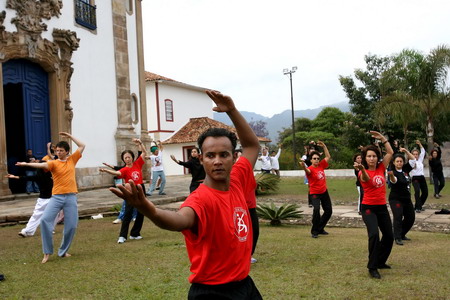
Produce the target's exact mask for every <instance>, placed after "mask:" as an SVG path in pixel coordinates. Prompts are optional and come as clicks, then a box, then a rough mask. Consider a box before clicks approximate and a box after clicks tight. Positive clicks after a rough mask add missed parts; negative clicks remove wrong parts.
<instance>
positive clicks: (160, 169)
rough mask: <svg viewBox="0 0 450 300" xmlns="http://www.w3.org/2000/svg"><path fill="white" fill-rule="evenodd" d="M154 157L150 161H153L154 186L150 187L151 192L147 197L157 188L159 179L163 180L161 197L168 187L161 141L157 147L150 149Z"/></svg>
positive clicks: (151, 156)
mask: <svg viewBox="0 0 450 300" xmlns="http://www.w3.org/2000/svg"><path fill="white" fill-rule="evenodd" d="M150 151H151V152H152V155H150V160H151V161H152V185H151V186H150V191H149V192H148V193H147V196H151V195H152V193H153V191H154V190H155V188H156V182H157V181H158V178H161V185H160V186H159V193H158V194H159V195H165V194H166V193H165V192H164V187H165V185H166V175H165V174H164V166H163V146H162V144H161V141H158V142H157V146H152V147H151V148H150Z"/></svg>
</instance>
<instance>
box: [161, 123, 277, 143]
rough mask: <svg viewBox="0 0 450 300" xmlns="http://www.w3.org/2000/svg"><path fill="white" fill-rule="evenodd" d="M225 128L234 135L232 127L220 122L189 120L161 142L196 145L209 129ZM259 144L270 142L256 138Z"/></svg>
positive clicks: (234, 130)
mask: <svg viewBox="0 0 450 300" xmlns="http://www.w3.org/2000/svg"><path fill="white" fill-rule="evenodd" d="M213 127H217V128H225V129H227V130H230V131H232V132H234V133H236V129H235V128H234V127H231V126H228V125H226V124H224V123H222V122H219V121H216V120H213V119H210V118H208V117H202V118H190V119H189V122H188V123H187V124H186V125H184V126H183V127H182V128H181V129H180V130H178V131H177V132H176V133H175V134H173V135H172V136H171V137H170V138H169V139H167V140H165V141H163V142H162V143H163V144H181V143H196V142H197V139H198V138H199V136H200V135H201V134H202V133H203V132H205V131H206V130H207V129H209V128H213ZM258 139H259V141H260V142H270V141H271V140H270V139H268V138H263V137H258Z"/></svg>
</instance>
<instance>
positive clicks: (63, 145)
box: [56, 141, 70, 152]
mask: <svg viewBox="0 0 450 300" xmlns="http://www.w3.org/2000/svg"><path fill="white" fill-rule="evenodd" d="M56 148H63V149H64V150H66V151H67V152H69V150H70V146H69V143H68V142H66V141H60V142H58V144H56Z"/></svg>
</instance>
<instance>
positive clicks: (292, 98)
mask: <svg viewBox="0 0 450 300" xmlns="http://www.w3.org/2000/svg"><path fill="white" fill-rule="evenodd" d="M295 71H297V67H292V69H291V70H289V69H283V74H284V75H288V74H289V81H290V83H291V113H292V152H293V153H294V170H295V169H296V166H297V160H296V158H295V156H296V153H295V119H294V95H293V92H292V74H293V73H295Z"/></svg>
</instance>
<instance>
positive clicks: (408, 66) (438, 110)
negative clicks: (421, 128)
mask: <svg viewBox="0 0 450 300" xmlns="http://www.w3.org/2000/svg"><path fill="white" fill-rule="evenodd" d="M449 67H450V48H449V47H448V46H447V45H441V46H438V47H437V48H435V49H432V50H431V51H430V54H428V55H426V56H424V55H423V54H422V53H420V52H418V51H416V50H410V49H405V50H403V51H402V52H400V53H399V54H398V55H396V56H394V58H393V66H392V67H391V68H390V69H388V70H387V71H386V72H384V73H383V75H382V78H381V86H382V88H381V91H382V98H383V96H384V97H386V99H387V100H386V102H391V103H396V102H397V103H403V104H404V105H410V106H412V107H413V108H414V109H415V110H417V112H418V113H419V116H420V118H421V119H422V120H425V122H426V136H427V144H428V148H429V149H431V148H432V147H433V143H434V121H435V120H436V118H437V117H438V116H439V115H441V114H443V113H445V112H448V111H450V92H449V87H448V86H447V82H446V80H447V75H448V70H449ZM388 99H390V100H388ZM404 107H405V106H403V108H404ZM404 113H405V114H406V115H407V112H405V111H404Z"/></svg>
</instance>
